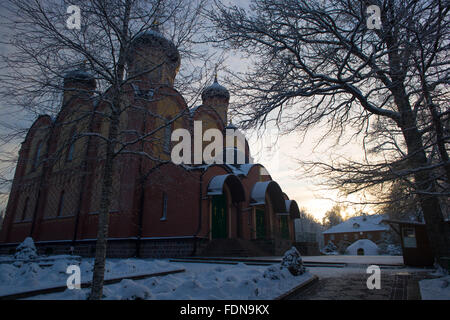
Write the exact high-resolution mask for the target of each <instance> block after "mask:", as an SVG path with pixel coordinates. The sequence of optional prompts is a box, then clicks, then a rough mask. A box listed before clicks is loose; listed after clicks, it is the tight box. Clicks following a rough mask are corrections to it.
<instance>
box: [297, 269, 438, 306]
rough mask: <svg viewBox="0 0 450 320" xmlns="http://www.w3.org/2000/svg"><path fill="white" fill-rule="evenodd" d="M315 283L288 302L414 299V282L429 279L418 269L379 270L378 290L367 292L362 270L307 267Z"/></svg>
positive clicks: (417, 294)
mask: <svg viewBox="0 0 450 320" xmlns="http://www.w3.org/2000/svg"><path fill="white" fill-rule="evenodd" d="M310 272H311V274H315V275H317V276H319V281H318V282H317V283H315V284H314V285H312V286H311V287H309V288H307V289H305V290H304V291H302V292H300V293H299V294H297V295H295V296H293V297H291V300H416V299H420V293H419V287H418V281H419V280H421V279H425V278H430V276H429V273H428V272H427V271H423V270H422V269H401V270H399V269H382V271H381V288H380V289H373V290H369V289H368V288H367V285H366V282H367V278H368V277H369V276H370V275H369V274H367V273H366V269H365V268H343V269H330V268H311V269H310Z"/></svg>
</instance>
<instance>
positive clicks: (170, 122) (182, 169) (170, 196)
mask: <svg viewBox="0 0 450 320" xmlns="http://www.w3.org/2000/svg"><path fill="white" fill-rule="evenodd" d="M132 52H133V54H131V55H129V59H128V61H127V65H128V74H127V76H128V77H129V78H130V79H131V78H132V79H133V80H132V81H129V82H128V84H127V85H125V86H124V90H123V92H124V94H123V96H122V99H121V101H122V103H123V108H121V110H122V111H121V115H120V124H119V129H120V130H119V137H120V139H122V140H121V143H120V144H119V148H120V147H121V146H126V148H125V147H123V148H124V150H125V151H126V152H120V153H119V152H118V153H117V154H118V155H117V158H116V160H115V167H114V174H113V177H112V178H111V179H112V184H113V190H112V203H111V205H110V213H109V237H108V256H110V257H132V256H138V257H176V256H189V255H202V254H203V253H205V252H206V251H208V250H209V252H210V253H214V244H215V243H220V244H221V246H223V245H224V244H225V246H226V245H227V244H228V246H229V249H230V250H229V251H230V252H233V249H237V248H233V246H237V245H239V246H244V247H246V248H256V247H258V248H260V249H261V250H260V251H259V252H260V253H261V252H263V253H264V254H269V255H270V254H281V253H282V251H283V250H285V249H286V248H289V247H290V245H291V244H292V242H293V241H294V236H295V232H294V219H296V218H298V217H299V209H298V206H297V203H296V202H295V201H294V200H289V198H288V196H287V195H286V194H285V193H284V192H283V191H282V189H281V187H280V186H279V184H278V183H277V182H276V181H274V180H273V179H272V177H271V176H270V174H269V173H268V172H267V170H266V169H265V168H264V166H262V165H261V164H253V163H249V162H250V161H249V159H250V158H251V156H250V149H249V146H248V143H246V145H245V147H244V151H243V152H244V153H245V161H244V162H245V163H240V164H237V163H235V162H230V163H227V161H225V162H224V163H209V164H208V163H201V164H174V163H173V162H172V161H170V160H171V149H172V147H173V146H174V142H173V141H172V140H171V134H172V133H173V132H174V131H175V130H176V129H180V128H183V129H187V130H189V132H191V133H192V134H193V135H194V134H195V132H194V131H195V130H194V123H195V122H197V121H201V123H202V132H203V133H204V132H205V131H206V130H208V129H217V130H220V131H221V132H224V133H225V131H226V130H227V129H228V130H229V129H232V130H234V129H235V128H234V127H233V126H232V125H230V124H229V122H228V118H227V113H228V103H229V99H230V94H229V92H228V90H227V89H226V88H224V87H223V86H221V85H220V84H219V83H218V81H217V78H216V79H215V81H214V83H213V84H212V85H211V86H209V87H207V88H206V89H205V90H204V91H203V92H202V104H201V105H200V106H198V107H196V108H188V106H187V104H186V102H185V100H184V98H183V96H182V95H181V94H180V93H179V92H178V91H177V90H175V89H174V87H173V83H174V79H175V76H176V74H177V71H178V68H179V66H180V55H179V53H178V50H177V49H176V47H175V46H174V45H173V44H172V43H171V42H170V41H169V40H167V39H165V38H164V37H163V36H162V35H161V34H159V33H157V32H154V31H148V32H145V33H142V34H141V35H140V36H138V37H137V38H136V39H135V40H134V42H133V51H132ZM142 70H151V71H149V72H142ZM94 92H97V83H96V80H95V79H94V77H93V76H92V75H91V74H90V73H89V72H87V71H85V70H82V69H77V70H72V71H70V72H68V73H67V74H66V75H65V78H64V97H63V102H62V107H61V109H60V111H59V113H58V114H57V116H56V117H51V116H48V115H42V116H39V117H38V118H37V119H36V121H35V122H34V123H33V125H32V126H31V128H30V129H29V131H28V134H27V136H26V138H25V140H24V141H23V142H22V146H21V149H20V152H19V159H18V163H17V167H16V171H15V176H14V181H13V184H12V188H11V192H10V197H9V202H8V205H7V209H6V215H5V218H4V221H3V227H2V229H1V231H0V253H3V254H5V253H6V254H7V253H11V252H12V251H13V250H14V248H15V247H16V246H17V245H18V243H20V242H21V241H23V240H24V239H25V238H26V237H32V238H33V239H34V241H35V243H36V246H37V247H38V250H40V252H41V253H43V254H56V253H75V254H80V255H83V256H93V255H94V253H95V242H96V235H97V221H98V212H99V207H100V201H101V181H102V179H101V177H102V172H103V169H104V155H105V150H106V147H105V144H104V143H103V141H102V139H103V138H102V137H105V136H106V137H107V136H108V126H109V124H108V121H104V117H103V118H102V116H101V115H104V114H105V113H106V110H107V109H108V92H107V90H106V93H105V94H104V95H102V97H103V98H102V99H99V98H98V96H97V97H95V96H94V94H93V93H94ZM158 128H161V129H158ZM87 133H89V134H87ZM150 133H152V134H150ZM147 134H148V137H146V138H145V139H142V137H143V136H146V135H147ZM137 136H139V137H141V138H140V139H137V138H136V137H137ZM103 140H104V139H103ZM192 145H193V143H192ZM202 147H205V145H202ZM142 154H145V155H146V156H142ZM246 244H248V246H247V245H246ZM241 249H242V248H241ZM205 250H206V251H205ZM250 251H252V250H250ZM236 252H237V251H236V250H235V251H234V253H236ZM215 253H217V254H226V253H224V252H223V251H221V252H218V251H217V252H215ZM248 253H249V254H255V252H248Z"/></svg>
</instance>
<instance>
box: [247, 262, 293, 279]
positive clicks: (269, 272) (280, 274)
mask: <svg viewBox="0 0 450 320" xmlns="http://www.w3.org/2000/svg"><path fill="white" fill-rule="evenodd" d="M286 273H287V274H286ZM288 275H289V272H288V269H286V268H283V267H281V266H277V265H274V266H270V267H268V268H267V269H266V270H264V273H263V278H266V279H269V280H282V279H285V278H287V276H288ZM253 282H255V283H257V282H258V280H257V279H256V278H254V279H253Z"/></svg>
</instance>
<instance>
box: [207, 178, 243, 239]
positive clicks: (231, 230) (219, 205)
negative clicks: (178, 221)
mask: <svg viewBox="0 0 450 320" xmlns="http://www.w3.org/2000/svg"><path fill="white" fill-rule="evenodd" d="M207 194H208V195H209V196H211V220H210V221H211V225H210V227H211V229H210V230H211V239H225V238H228V237H236V236H237V235H238V234H239V228H240V225H239V224H240V216H239V205H238V203H240V202H242V201H244V200H245V191H244V187H243V186H242V183H241V181H240V180H239V178H238V177H237V176H235V175H234V174H225V175H218V176H214V177H213V178H212V179H211V180H210V182H209V184H208V193H207Z"/></svg>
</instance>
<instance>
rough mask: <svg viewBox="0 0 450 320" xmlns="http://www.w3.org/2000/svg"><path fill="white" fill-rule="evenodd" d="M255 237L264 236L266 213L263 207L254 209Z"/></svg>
mask: <svg viewBox="0 0 450 320" xmlns="http://www.w3.org/2000/svg"><path fill="white" fill-rule="evenodd" d="M255 217H256V239H264V238H265V237H266V215H265V210H264V209H258V208H257V209H256V213H255Z"/></svg>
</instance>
